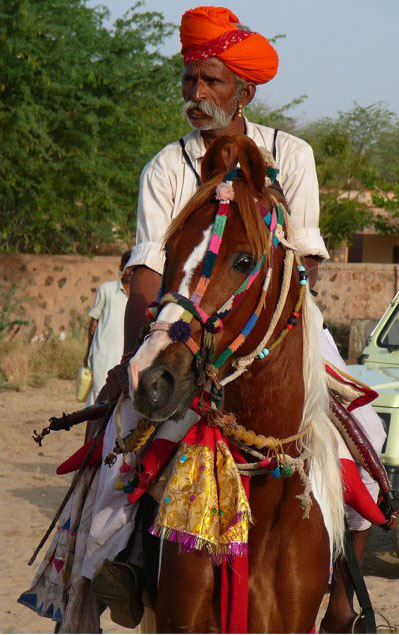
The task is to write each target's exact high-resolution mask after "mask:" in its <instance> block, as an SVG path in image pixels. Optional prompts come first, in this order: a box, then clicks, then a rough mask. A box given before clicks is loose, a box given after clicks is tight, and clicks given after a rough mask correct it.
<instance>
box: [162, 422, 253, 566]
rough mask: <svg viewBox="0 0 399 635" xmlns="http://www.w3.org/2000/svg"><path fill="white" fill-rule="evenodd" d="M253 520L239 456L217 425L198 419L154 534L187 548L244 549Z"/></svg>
mask: <svg viewBox="0 0 399 635" xmlns="http://www.w3.org/2000/svg"><path fill="white" fill-rule="evenodd" d="M251 522H252V520H251V510H250V507H249V502H248V499H247V496H246V493H245V490H244V487H243V485H242V482H241V477H240V475H239V473H238V470H237V467H236V464H235V461H234V459H233V457H232V455H231V452H230V450H229V448H228V446H227V443H226V442H225V441H224V439H223V437H222V435H221V432H220V430H219V429H217V428H209V427H208V426H207V425H206V423H205V422H203V421H201V420H200V421H199V422H198V423H197V424H195V425H194V426H193V427H192V428H191V429H190V431H189V432H188V434H187V435H186V437H185V438H184V439H183V441H182V443H181V444H180V447H179V450H178V452H177V454H176V457H175V463H174V467H173V470H172V473H171V476H170V478H169V480H168V483H167V485H166V488H165V491H164V494H163V497H162V500H161V502H160V506H159V511H158V515H157V518H156V520H155V523H154V525H153V527H152V529H151V531H152V533H154V534H155V535H161V534H163V535H164V537H165V538H167V539H169V540H172V541H174V542H178V543H179V545H180V546H181V548H182V549H183V550H184V551H191V550H206V551H208V552H209V553H210V554H212V555H214V556H216V557H223V556H227V557H228V556H239V555H245V554H246V553H247V550H248V529H249V526H250V523H251Z"/></svg>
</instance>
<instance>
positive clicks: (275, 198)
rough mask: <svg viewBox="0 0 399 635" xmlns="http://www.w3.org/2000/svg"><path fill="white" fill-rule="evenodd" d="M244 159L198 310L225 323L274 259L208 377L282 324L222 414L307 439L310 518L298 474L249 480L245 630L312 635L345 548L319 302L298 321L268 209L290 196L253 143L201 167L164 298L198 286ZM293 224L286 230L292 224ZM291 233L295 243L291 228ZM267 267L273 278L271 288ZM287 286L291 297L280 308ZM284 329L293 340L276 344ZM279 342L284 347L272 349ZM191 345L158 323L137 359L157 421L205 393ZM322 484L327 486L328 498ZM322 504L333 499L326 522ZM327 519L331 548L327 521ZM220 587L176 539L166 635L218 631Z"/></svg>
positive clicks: (137, 397) (171, 313)
mask: <svg viewBox="0 0 399 635" xmlns="http://www.w3.org/2000/svg"><path fill="white" fill-rule="evenodd" d="M237 162H239V166H240V172H239V176H238V177H237V178H233V186H232V187H233V190H234V200H232V201H231V203H230V211H229V216H228V220H227V223H226V226H225V230H224V234H223V239H222V242H221V246H220V250H219V253H218V256H217V258H216V260H215V263H214V268H213V271H212V275H211V277H210V281H209V285H208V286H207V288H206V291H205V293H204V295H203V297H202V299H201V309H202V310H203V311H204V312H205V313H206V314H208V315H210V316H212V315H213V314H215V312H217V311H218V310H219V308H220V306H221V305H222V304H223V303H224V302H225V301H226V300H227V299H228V298H229V297H230V296H231V295H232V294H234V292H235V290H236V289H237V287H239V285H240V284H241V283H242V282H243V281H244V280H245V279H246V277H247V276H248V274H249V273H250V272H251V270H253V268H254V266H255V265H256V263H258V262H259V261H260V258H261V257H262V256H264V257H265V258H264V262H263V261H262V262H263V264H262V265H261V268H260V272H259V275H257V276H256V277H255V279H254V281H253V283H252V285H251V286H250V288H248V289H247V291H246V292H245V297H244V299H243V300H242V301H241V302H238V303H237V305H236V306H234V308H233V310H231V311H230V312H229V313H228V314H227V315H226V317H225V318H224V319H223V328H222V330H221V331H220V332H219V333H217V334H216V335H214V337H213V342H214V346H215V350H214V351H212V350H211V351H208V358H209V355H210V354H212V359H211V362H212V361H214V360H215V359H216V358H217V357H218V356H219V355H220V354H221V353H222V352H223V351H224V350H226V348H227V347H228V346H229V344H230V343H231V342H232V341H233V340H234V339H235V337H236V336H237V335H238V334H239V333H240V332H241V331H242V330H243V328H244V327H245V325H246V324H247V322H248V320H249V319H250V317H251V315H252V314H253V313H254V311H255V309H256V306H257V304H258V302H259V297H260V296H261V293H262V286H264V287H265V288H266V287H267V293H266V291H265V301H264V302H263V303H262V306H261V308H260V312H259V317H258V319H257V321H256V323H255V325H254V327H253V329H252V330H251V331H250V333H249V334H248V336H247V337H246V338H244V339H243V342H242V344H241V345H240V346H239V347H238V349H237V350H235V351H234V352H233V354H232V355H231V356H230V357H229V358H228V359H227V360H226V362H225V363H224V364H223V365H222V366H221V368H220V370H218V371H217V373H216V371H215V369H214V368H213V367H212V365H210V366H208V371H209V368H211V369H212V373H209V372H208V377H209V376H211V378H213V381H215V382H216V384H217V386H219V383H218V382H219V380H222V379H223V378H226V377H229V376H230V375H231V374H232V373H234V372H235V371H236V370H237V368H238V369H239V368H240V366H239V365H238V366H237V363H236V362H237V359H238V358H245V356H248V355H250V354H251V352H252V351H254V350H256V349H257V347H258V345H259V343H260V342H261V341H262V339H263V338H264V336H265V333H266V331H267V330H268V328H269V325H270V323H271V321H272V320H273V319H277V322H276V323H275V325H274V327H273V328H272V332H271V336H270V339H269V342H270V345H269V348H270V354H269V355H268V356H267V357H265V355H263V357H262V354H261V355H260V356H259V355H257V356H256V358H255V360H254V361H253V363H252V364H250V365H249V364H248V367H247V370H246V372H243V373H241V374H239V373H237V378H236V379H235V380H234V381H231V382H229V383H226V385H225V390H224V404H223V410H224V412H227V413H233V414H234V416H235V418H236V420H237V422H238V423H239V424H241V425H242V426H244V427H245V428H246V429H247V430H250V431H253V432H254V433H255V435H267V436H268V437H275V438H277V439H287V438H288V439H289V438H290V437H291V436H294V437H295V436H296V437H297V438H295V439H293V440H292V441H291V442H290V441H288V442H286V443H285V445H284V449H283V451H284V453H285V454H286V455H288V456H290V457H292V458H293V459H295V458H297V457H299V456H300V455H302V456H304V457H305V463H304V465H305V471H306V473H307V474H309V473H310V476H311V480H312V493H311V494H310V498H311V503H312V504H311V507H310V511H309V510H308V511H309V513H308V517H304V516H306V514H304V510H303V508H302V507H301V504H300V500H299V499H298V497H301V495H302V494H303V490H304V483H303V480H301V478H300V475H299V473H298V472H294V474H293V475H292V476H291V477H290V478H286V479H280V480H276V479H274V478H271V477H270V475H267V474H260V475H256V476H254V477H252V478H251V484H250V495H249V503H250V507H251V511H252V515H253V518H254V525H253V527H252V528H251V529H250V531H249V582H248V632H250V633H275V632H285V633H295V632H301V633H306V632H310V631H311V629H312V627H313V625H314V623H315V619H316V615H317V611H318V608H319V606H320V603H321V599H322V596H323V593H324V592H325V590H326V586H327V582H328V577H329V568H330V547H331V544H332V543H335V547H336V548H337V546H338V550H339V548H340V547H341V546H342V543H341V540H342V526H343V509H342V507H343V506H342V492H341V489H340V479H339V468H338V463H337V460H336V458H335V456H334V451H333V445H334V444H333V441H332V437H331V432H330V427H329V423H328V420H327V416H326V412H327V410H328V405H327V393H326V389H325V386H324V381H323V370H322V362H321V360H320V358H319V357H318V354H317V339H318V333H317V325H316V324H315V322H314V316H313V313H312V306H313V304H312V300H311V298H310V296H309V293H308V292H306V294H305V300H304V303H303V305H302V310H301V311H300V312H299V313H300V314H299V317H296V318H295V319H294V320H292V312H293V311H294V307H295V306H296V303H297V300H298V295H299V293H300V288H301V285H300V281H301V279H302V280H304V275H303V274H301V273H298V268H297V267H296V266H293V268H292V270H289V275H288V278H287V272H286V271H285V269H286V264H285V262H286V261H285V258H286V252H287V250H289V244H288V243H287V242H286V241H285V240H284V237H281V235H280V241H279V242H278V244H277V243H276V244H273V241H272V240H271V238H272V235H271V229H268V228H267V227H266V225H265V222H264V218H263V216H264V214H263V216H262V214H261V211H260V208H261V206H262V207H263V210H266V211H271V210H272V209H273V207H275V205H276V203H278V204H284V200H283V198H282V196H281V195H280V194H279V192H278V190H277V189H275V188H273V187H270V186H269V187H266V185H265V174H266V169H267V165H266V164H265V161H264V159H263V157H262V154H261V153H260V151H259V150H258V148H257V147H256V146H255V144H254V143H253V142H252V141H250V140H249V139H248V138H247V137H243V136H241V137H235V138H230V137H223V138H222V139H219V140H218V141H216V142H215V143H214V144H213V145H212V146H211V147H210V148H209V150H208V151H207V153H206V155H205V157H204V159H203V165H202V180H203V185H202V186H201V187H200V188H199V190H198V191H197V193H196V194H195V195H194V197H193V199H192V200H191V201H190V202H189V203H188V205H187V206H186V207H185V209H184V210H183V211H182V212H181V214H180V215H179V217H178V218H177V219H176V220H175V221H174V222H173V223H172V225H171V227H170V229H169V232H168V236H167V240H166V253H167V266H166V273H165V277H164V283H163V285H164V288H163V292H164V293H166V292H171V291H174V292H179V293H180V295H181V296H185V297H190V295H191V294H192V292H193V290H194V289H195V287H196V285H197V282H198V280H199V279H200V276H201V267H202V261H203V259H204V257H205V252H206V249H207V247H208V243H209V239H210V236H211V232H212V227H213V223H214V219H215V213H216V211H217V209H218V203H217V201H215V198H214V193H215V188H216V186H217V184H219V183H221V182H222V181H223V180H224V179H225V177H226V175H227V173H228V172H229V171H230V170H231V168H232V167H234V166H235V165H237ZM286 223H288V224H289V219H288V216H287V217H286ZM286 238H288V240H289V238H290V233H289V231H288V233H286ZM268 269H270V272H271V275H270V280H269V283H268V285H265V279H266V277H267V276H266V274H267V271H268ZM284 271H285V273H284ZM286 278H287V279H286ZM284 285H285V286H286V291H287V293H286V298H285V301H284V303H283V306H280V304H281V293H282V291H281V289H282V286H284ZM179 297H180V296H179ZM279 298H280V300H279ZM182 311H183V308H182V307H181V306H179V305H178V304H176V303H167V304H164V305H163V308H162V310H161V312H160V314H159V315H158V318H157V321H158V322H159V323H162V324H165V323H166V324H170V323H172V322H174V321H176V320H177V319H178V318H179V316H180V315H181V313H182ZM290 317H291V328H289V329H288V333H287V328H286V325H287V323H288V324H290ZM312 329H313V332H312ZM203 331H204V325H201V324H200V322H199V321H198V322H195V321H194V320H193V322H192V331H191V337H192V341H194V343H195V344H196V345H197V347H199V348H200V349H201V346H202V345H203V342H204V332H203ZM283 332H284V333H285V335H286V336H285V335H284V336H283V337H280V339H279V336H280V335H281V334H282V333H283ZM273 342H277V344H276V345H275V346H274V347H273ZM189 348H190V347H188V346H187V345H185V344H184V343H183V342H182V341H174V342H171V340H170V334H169V333H168V332H166V331H165V330H162V329H161V327H159V330H157V327H155V328H154V329H153V332H152V334H151V336H150V337H149V338H148V339H147V340H146V342H145V343H144V345H143V347H142V349H141V350H140V351H139V353H138V355H136V357H135V358H134V360H133V361H132V364H131V384H132V386H133V389H134V401H135V406H136V407H137V409H138V410H139V411H140V412H142V413H143V414H144V415H145V416H146V417H148V418H150V419H152V420H153V421H162V420H165V419H168V418H176V415H182V414H183V413H184V412H185V411H186V410H187V408H188V407H189V406H190V403H191V401H192V399H193V397H194V396H195V395H196V394H197V393H198V392H199V390H200V389H201V388H202V385H200V386H199V384H201V382H202V379H203V377H202V375H203V373H202V375H201V376H200V377H199V372H198V364H197V365H196V364H195V362H194V359H193V352H192V351H191V350H190V349H189ZM194 349H195V346H194ZM201 350H202V349H201ZM268 350H269V349H268ZM208 361H209V359H208ZM202 370H204V368H202ZM205 374H206V373H205ZM215 374H216V377H215ZM132 392H133V390H132ZM301 431H302V434H301ZM298 432H299V434H298ZM255 435H252V436H251V434H250V436H249V437H248V435H247V436H246V437H243V439H244V442H245V439H247V446H251V444H252V445H253V443H254V441H253V439H254V437H255ZM248 439H249V441H248ZM251 439H252V441H251ZM258 447H259V446H258ZM243 451H244V452H245V450H243ZM246 456H247V459H248V461H249V462H250V461H254V458H253V456H252V455H246ZM321 472H322V473H323V483H322V484H321V485H320V483H321V481H320V478H319V477H320V473H321ZM317 474H318V475H319V477H317ZM317 479H318V482H319V485H318V486H317V488H318V491H319V492H320V491H321V494H319V495H318V496H317V495H316V493H315V490H316V485H315V483H316V481H317ZM323 488H324V489H323ZM321 500H324V501H325V503H326V509H327V511H325V514H324V516H325V517H324V518H323V514H322V511H321V507H320V505H319V502H320V501H321ZM328 516H329V517H330V520H331V531H330V538H331V536H332V540H330V541H329V534H328V532H327V529H326V521H325V518H326V517H328ZM327 524H328V523H327ZM220 585H221V582H220V567H219V566H216V565H215V564H213V562H212V560H211V558H209V557H204V556H203V555H200V554H198V553H196V552H190V553H181V552H180V551H179V547H178V546H177V545H176V544H174V543H172V542H168V541H165V543H164V545H163V551H162V566H161V571H160V577H159V586H158V594H157V601H156V607H155V610H156V619H157V630H158V631H159V632H187V633H195V632H217V631H218V630H220V628H221V626H220V615H219V613H220V607H219V604H218V598H219V594H220Z"/></svg>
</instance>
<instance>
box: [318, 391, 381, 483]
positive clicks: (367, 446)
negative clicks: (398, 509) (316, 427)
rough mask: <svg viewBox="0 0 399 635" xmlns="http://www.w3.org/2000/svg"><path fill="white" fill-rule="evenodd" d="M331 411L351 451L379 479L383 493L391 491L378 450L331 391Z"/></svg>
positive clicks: (335, 423) (334, 421) (336, 425)
mask: <svg viewBox="0 0 399 635" xmlns="http://www.w3.org/2000/svg"><path fill="white" fill-rule="evenodd" d="M329 397H330V411H331V414H332V422H333V423H334V425H335V427H336V428H337V430H338V432H339V433H340V434H341V436H342V438H343V439H344V441H345V443H346V445H347V447H348V449H349V451H350V453H351V454H352V456H353V458H354V459H355V461H357V463H359V464H360V465H361V466H362V467H364V469H365V470H367V472H368V473H369V474H370V476H371V477H372V478H373V479H374V480H375V481H377V483H378V485H379V486H380V489H381V491H382V493H383V494H387V493H388V492H390V491H391V484H390V482H389V480H388V476H387V473H386V471H385V468H384V466H383V465H382V463H381V461H380V459H379V457H378V455H377V453H376V451H375V450H374V448H373V446H372V445H371V443H370V441H369V440H368V438H367V437H366V435H365V434H364V432H363V430H362V429H361V427H360V426H359V424H358V422H357V421H356V419H355V418H354V416H353V415H352V414H351V413H350V412H348V411H347V410H346V408H344V406H343V405H342V404H341V403H340V402H339V401H338V399H337V398H336V397H335V396H334V395H333V394H332V393H331V392H330V393H329Z"/></svg>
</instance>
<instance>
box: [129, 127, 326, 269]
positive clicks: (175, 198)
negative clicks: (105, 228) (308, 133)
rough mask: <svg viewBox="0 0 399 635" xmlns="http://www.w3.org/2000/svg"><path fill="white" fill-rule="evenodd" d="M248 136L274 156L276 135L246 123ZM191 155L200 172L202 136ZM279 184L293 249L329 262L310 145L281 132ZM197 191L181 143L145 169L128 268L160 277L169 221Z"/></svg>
mask: <svg viewBox="0 0 399 635" xmlns="http://www.w3.org/2000/svg"><path fill="white" fill-rule="evenodd" d="M245 124H246V133H247V135H248V137H250V139H252V140H253V141H255V143H256V144H257V146H263V147H265V148H267V149H268V150H271V148H272V146H273V135H274V129H273V128H267V127H265V126H261V125H258V124H254V123H251V122H250V121H248V120H247V119H245ZM184 141H185V145H186V150H187V154H188V155H189V157H190V159H191V161H192V164H193V166H194V168H195V169H196V170H197V172H198V173H200V172H201V160H202V158H203V156H204V154H205V152H206V149H205V145H204V142H203V140H202V137H201V134H200V131H199V130H197V129H196V130H194V131H192V132H190V133H188V134H187V135H186V136H185V137H184ZM276 151H277V156H276V161H277V164H278V167H279V170H280V172H279V175H278V180H279V183H280V185H281V187H282V190H283V192H284V195H285V197H286V199H287V203H288V206H289V208H290V210H291V221H292V225H293V229H294V244H295V246H296V248H297V249H298V252H299V254H300V255H302V256H310V255H313V256H320V257H321V258H323V259H326V258H328V252H327V250H326V247H325V244H324V241H323V239H322V237H321V235H320V230H319V227H318V224H319V213H320V209H319V187H318V182H317V175H316V167H315V162H314V157H313V151H312V148H311V147H310V145H309V144H308V143H306V141H303V140H302V139H298V137H294V136H293V135H290V134H288V133H287V132H282V131H279V132H278V135H277V140H276ZM196 189H197V182H196V179H195V175H194V173H193V171H192V170H191V168H190V167H189V166H188V165H187V162H186V161H185V159H184V157H183V153H182V150H181V147H180V144H179V142H178V141H175V142H173V143H171V144H169V145H167V146H166V147H165V148H163V149H162V150H161V151H160V152H158V154H157V155H156V156H155V157H154V158H153V159H152V160H151V161H150V162H149V163H148V164H147V165H146V166H145V168H144V170H143V172H142V174H141V178H140V192H139V203H138V208H137V234H136V245H135V246H134V247H133V249H132V254H131V257H130V260H129V262H128V264H127V265H126V266H127V267H130V266H137V265H146V266H147V267H149V268H150V269H153V270H154V271H157V272H158V273H162V271H163V266H164V260H165V257H164V251H163V248H162V244H163V239H164V236H165V233H166V230H167V229H168V226H169V225H170V223H171V221H172V220H173V219H174V218H176V216H177V215H178V214H179V212H180V211H181V210H182V209H183V207H184V205H185V204H186V203H187V202H188V201H189V199H190V198H191V197H192V196H193V194H194V192H195V191H196Z"/></svg>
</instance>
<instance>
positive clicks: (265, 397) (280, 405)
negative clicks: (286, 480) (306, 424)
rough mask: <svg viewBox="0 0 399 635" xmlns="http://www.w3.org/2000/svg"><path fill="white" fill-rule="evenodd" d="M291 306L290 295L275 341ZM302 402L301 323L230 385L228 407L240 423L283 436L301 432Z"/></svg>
mask: <svg viewBox="0 0 399 635" xmlns="http://www.w3.org/2000/svg"><path fill="white" fill-rule="evenodd" d="M290 295H291V294H290ZM292 306H293V305H292V299H291V298H290V297H289V298H288V302H287V307H286V308H285V309H284V311H283V314H282V316H281V319H280V320H279V323H278V324H277V327H276V330H275V334H274V336H273V337H272V340H273V338H274V337H276V334H277V335H278V334H279V333H280V332H281V330H282V328H283V327H284V325H285V323H286V321H287V318H288V316H289V314H290V312H291V310H292ZM303 404H304V381H303V333H302V324H301V322H300V323H299V324H298V326H297V327H296V328H295V329H294V330H293V331H291V332H290V333H289V335H288V336H287V337H286V338H285V339H284V340H283V342H282V344H281V345H280V346H279V347H277V348H276V349H275V350H274V351H273V352H272V353H271V354H270V355H269V356H268V357H267V358H265V359H264V360H257V361H254V362H253V363H252V365H251V366H250V367H249V369H248V371H247V372H245V373H243V374H242V375H241V376H240V377H239V378H238V379H237V380H236V381H234V382H232V384H228V385H227V387H226V396H225V410H226V411H227V412H233V413H234V414H235V415H236V418H237V422H238V423H240V424H241V425H243V426H245V427H246V428H248V429H250V430H253V431H254V432H256V433H257V434H264V435H266V436H275V437H277V438H283V437H285V436H290V435H291V434H295V433H296V432H297V431H298V428H299V426H300V423H301V420H302V412H303Z"/></svg>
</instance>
